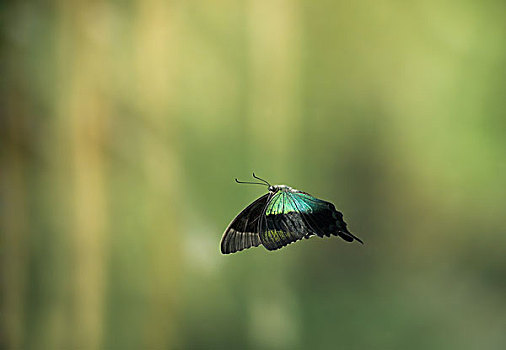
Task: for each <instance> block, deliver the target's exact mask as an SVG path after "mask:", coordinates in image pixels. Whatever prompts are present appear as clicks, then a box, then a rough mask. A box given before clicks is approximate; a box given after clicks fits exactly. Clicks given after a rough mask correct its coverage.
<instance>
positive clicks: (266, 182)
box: [253, 173, 271, 186]
mask: <svg viewBox="0 0 506 350" xmlns="http://www.w3.org/2000/svg"><path fill="white" fill-rule="evenodd" d="M253 177H254V178H255V179H257V180H260V181H263V182H265V184H266V185H267V186H271V184H270V183H269V181H266V180H264V179H262V178H259V177H258V176H256V175H255V173H253Z"/></svg>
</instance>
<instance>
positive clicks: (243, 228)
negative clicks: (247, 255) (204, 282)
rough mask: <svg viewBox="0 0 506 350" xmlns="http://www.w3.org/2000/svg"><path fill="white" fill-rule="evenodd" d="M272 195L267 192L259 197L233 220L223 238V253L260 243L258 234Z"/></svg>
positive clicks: (233, 251) (255, 245)
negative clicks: (262, 217)
mask: <svg viewBox="0 0 506 350" xmlns="http://www.w3.org/2000/svg"><path fill="white" fill-rule="evenodd" d="M271 196H272V194H271V193H267V194H265V195H263V196H262V197H260V198H258V199H257V200H256V201H254V202H253V203H251V204H250V205H249V206H248V207H246V209H244V210H243V211H241V212H240V213H239V215H237V216H236V217H235V219H234V220H232V222H231V223H230V225H228V227H227V229H226V230H225V233H224V234H223V237H222V238H221V252H222V253H223V254H230V253H235V252H238V251H241V250H243V249H247V248H250V247H258V246H259V245H260V243H261V241H260V237H259V234H258V232H259V226H260V221H261V220H260V219H261V216H262V215H263V213H264V209H265V206H266V205H267V203H268V202H269V199H270V197H271Z"/></svg>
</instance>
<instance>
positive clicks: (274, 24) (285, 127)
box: [248, 0, 300, 167]
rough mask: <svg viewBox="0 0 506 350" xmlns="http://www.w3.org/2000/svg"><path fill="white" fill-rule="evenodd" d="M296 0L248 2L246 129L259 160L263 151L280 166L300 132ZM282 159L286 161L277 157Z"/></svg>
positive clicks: (285, 164) (257, 0) (282, 164)
mask: <svg viewBox="0 0 506 350" xmlns="http://www.w3.org/2000/svg"><path fill="white" fill-rule="evenodd" d="M298 11H299V9H298V5H297V2H293V1H288V0H275V1H267V0H251V1H249V9H248V13H249V23H248V32H249V35H250V43H251V44H250V57H251V58H250V59H251V62H250V65H251V66H250V71H251V87H250V89H251V90H250V91H251V92H250V94H251V100H250V113H249V119H250V121H249V129H250V130H251V132H252V135H251V140H252V144H253V145H254V149H255V150H256V152H255V156H256V157H258V159H255V161H257V162H258V163H261V162H262V159H264V158H265V157H264V154H265V153H268V154H270V156H271V157H272V158H273V159H277V160H278V161H277V162H276V164H277V165H278V166H279V167H286V166H287V164H290V163H291V162H289V161H288V158H287V157H289V155H291V154H293V152H294V148H295V146H296V141H297V137H296V136H297V133H298V132H299V105H300V102H299V99H298V96H299V86H298V82H299V67H300V54H299V51H300V48H299V40H300V39H299V37H300V35H299V34H298V33H299V30H298V28H299V26H300V23H299V13H298ZM283 159H286V161H282V160H283Z"/></svg>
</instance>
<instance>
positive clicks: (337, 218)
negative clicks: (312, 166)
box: [260, 191, 362, 250]
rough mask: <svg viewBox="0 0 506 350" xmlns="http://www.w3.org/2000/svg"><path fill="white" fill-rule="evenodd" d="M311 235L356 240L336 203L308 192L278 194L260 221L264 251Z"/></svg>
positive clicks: (266, 208) (272, 199)
mask: <svg viewBox="0 0 506 350" xmlns="http://www.w3.org/2000/svg"><path fill="white" fill-rule="evenodd" d="M312 235H317V236H319V237H324V236H327V237H329V236H330V235H337V236H339V237H341V238H342V239H344V240H345V241H347V242H352V241H353V240H354V239H356V240H358V241H359V242H360V243H362V241H361V240H360V239H359V238H357V237H355V236H354V235H353V234H351V233H350V232H349V231H348V229H347V227H346V223H345V222H344V220H343V214H342V213H340V212H339V211H337V210H336V208H335V206H334V204H332V203H329V202H326V201H323V200H321V199H318V198H316V197H313V196H311V195H310V194H308V193H305V192H300V191H297V192H289V191H279V192H277V193H276V194H275V195H273V196H272V198H271V199H270V201H269V202H268V203H267V206H266V207H265V212H264V215H262V219H261V221H260V240H261V242H262V244H263V245H264V246H265V248H267V249H269V250H276V249H279V248H282V247H284V246H286V245H287V244H290V243H292V242H296V241H298V240H300V239H302V238H309V237H310V236H312Z"/></svg>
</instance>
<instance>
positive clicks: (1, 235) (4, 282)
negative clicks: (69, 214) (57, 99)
mask: <svg viewBox="0 0 506 350" xmlns="http://www.w3.org/2000/svg"><path fill="white" fill-rule="evenodd" d="M4 97H6V96H4ZM12 97H13V96H7V98H6V101H7V102H5V104H4V105H3V106H2V107H1V108H2V111H3V112H6V113H5V116H4V117H5V118H6V119H5V120H4V123H3V125H4V126H5V127H6V129H5V130H2V132H1V133H0V136H1V137H2V138H3V140H2V145H3V146H2V150H1V152H2V153H1V158H0V169H1V170H0V196H1V200H0V252H1V254H0V297H1V300H0V348H2V349H21V348H23V346H24V345H23V343H24V342H23V337H24V328H25V323H24V317H23V314H24V307H23V306H24V303H25V296H26V295H25V287H26V283H25V278H26V259H27V254H28V252H27V249H28V247H27V233H28V232H27V231H28V227H27V225H28V224H27V220H28V218H27V208H26V203H25V202H26V201H25V198H26V174H25V164H24V157H23V154H22V152H21V150H20V149H19V147H20V143H21V142H20V140H19V133H20V130H21V129H22V128H21V124H22V121H23V119H24V117H25V116H24V115H22V113H19V112H20V111H19V110H18V107H19V106H20V104H21V103H22V102H21V101H19V100H18V99H15V98H13V99H9V98H12Z"/></svg>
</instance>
